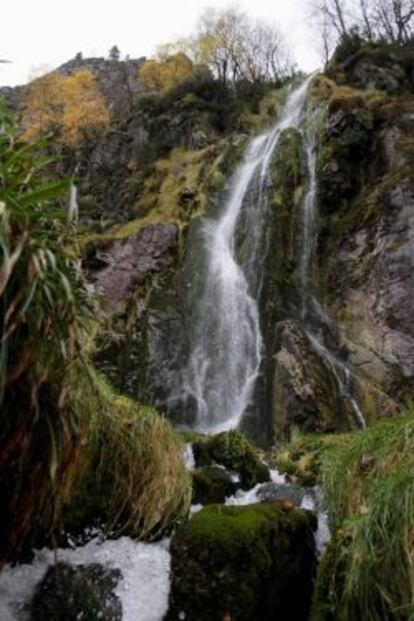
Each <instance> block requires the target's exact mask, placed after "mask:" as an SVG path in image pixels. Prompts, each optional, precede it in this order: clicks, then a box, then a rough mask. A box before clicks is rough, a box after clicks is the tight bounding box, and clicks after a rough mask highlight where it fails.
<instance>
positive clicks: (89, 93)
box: [22, 69, 110, 148]
mask: <svg viewBox="0 0 414 621" xmlns="http://www.w3.org/2000/svg"><path fill="white" fill-rule="evenodd" d="M109 121H110V117H109V111H108V109H107V106H106V104H105V102H104V99H103V97H102V95H101V94H100V92H99V89H98V86H97V83H96V79H95V76H94V74H93V73H92V72H91V71H89V70H87V69H81V70H79V71H76V72H75V73H73V74H72V75H69V76H63V75H60V74H59V73H50V74H48V75H46V76H44V77H42V78H39V79H38V80H35V81H34V82H32V83H31V84H30V85H29V87H28V89H27V93H26V108H25V111H24V113H23V118H22V127H23V129H24V132H23V138H24V139H25V140H33V139H37V138H39V137H41V136H44V135H46V134H52V137H53V138H54V140H55V142H56V143H57V144H59V145H61V146H66V147H72V148H73V147H76V146H77V145H78V144H79V143H80V142H81V141H82V139H84V138H91V137H95V136H97V135H99V134H100V133H102V132H103V131H105V130H106V129H107V127H108V126H109Z"/></svg>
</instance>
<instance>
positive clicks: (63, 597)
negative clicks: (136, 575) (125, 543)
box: [30, 563, 122, 621]
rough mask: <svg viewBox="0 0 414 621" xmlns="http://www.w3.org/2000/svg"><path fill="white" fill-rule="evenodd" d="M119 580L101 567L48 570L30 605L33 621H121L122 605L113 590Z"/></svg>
mask: <svg viewBox="0 0 414 621" xmlns="http://www.w3.org/2000/svg"><path fill="white" fill-rule="evenodd" d="M121 578H122V574H121V572H120V571H119V570H116V569H111V570H109V569H105V568H104V567H102V566H101V565H98V564H94V565H87V566H78V567H72V566H71V565H67V564H65V563H59V564H57V565H55V566H54V567H50V568H49V570H48V571H47V573H46V575H45V577H44V578H43V580H42V581H41V583H40V584H39V585H38V587H37V589H36V592H35V594H34V596H33V600H32V603H31V617H30V618H31V619H32V621H46V619H47V620H48V621H49V620H50V621H77V620H79V619H82V620H83V621H99V620H101V621H121V619H122V605H121V602H120V600H119V598H118V597H117V596H116V595H115V594H114V589H115V587H116V585H117V584H118V582H119V580H120V579H121Z"/></svg>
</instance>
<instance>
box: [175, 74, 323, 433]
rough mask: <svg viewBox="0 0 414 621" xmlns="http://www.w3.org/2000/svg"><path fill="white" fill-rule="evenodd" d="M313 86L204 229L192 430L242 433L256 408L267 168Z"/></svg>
mask: <svg viewBox="0 0 414 621" xmlns="http://www.w3.org/2000/svg"><path fill="white" fill-rule="evenodd" d="M310 79H311V78H309V79H308V80H306V81H304V82H302V83H301V84H300V85H299V86H298V87H296V88H295V89H294V90H293V91H292V93H291V94H290V96H289V97H288V99H287V101H286V104H285V106H284V109H283V111H282V114H281V116H280V118H279V120H278V122H277V123H276V124H275V126H274V127H273V128H272V129H271V130H270V131H268V132H267V133H264V134H263V135H261V136H259V137H257V138H255V139H253V140H252V141H251V142H250V144H249V146H248V148H247V150H246V154H245V157H244V160H243V162H242V163H241V164H240V165H239V166H238V168H237V169H236V171H235V173H234V175H233V178H232V180H231V184H230V189H229V192H228V196H227V200H226V201H225V202H224V204H223V206H222V209H221V210H220V213H219V215H218V217H216V218H214V219H213V218H206V219H204V221H203V224H202V242H203V252H204V258H205V271H204V273H203V289H202V293H201V295H200V296H199V298H198V300H197V302H196V308H195V309H194V321H193V325H192V326H191V337H190V338H191V352H190V356H189V360H188V364H187V368H186V369H185V371H184V373H183V376H182V378H181V392H182V394H181V399H182V401H184V402H187V403H188V402H192V403H193V405H195V410H196V421H195V425H193V427H194V428H196V429H198V430H200V431H203V432H217V431H222V430H226V429H231V428H234V427H237V425H238V424H239V423H240V420H241V417H242V415H243V413H244V412H245V411H246V408H247V407H248V405H249V404H250V402H251V397H252V393H253V388H254V385H255V382H256V379H257V377H258V373H259V367H260V362H261V357H262V335H261V332H260V323H259V312H258V306H257V300H258V295H259V291H260V286H261V278H262V272H263V270H262V269H260V265H261V263H260V257H264V256H265V245H266V243H265V242H266V234H265V230H264V229H265V227H264V223H265V215H266V213H267V190H268V186H269V167H270V163H271V160H272V155H273V152H274V150H275V148H276V146H277V143H278V140H279V136H280V134H281V132H282V131H283V130H284V129H286V128H288V127H298V126H299V123H300V120H301V118H302V112H303V109H304V105H305V98H306V91H307V86H308V83H309V80H310ZM242 212H243V214H244V217H243V227H244V230H245V232H246V233H247V234H248V235H247V236H246V239H247V240H248V241H247V243H246V247H245V248H244V251H243V255H244V256H243V261H239V259H238V256H237V247H236V243H235V237H236V235H237V232H238V226H239V225H240V221H241V213H242Z"/></svg>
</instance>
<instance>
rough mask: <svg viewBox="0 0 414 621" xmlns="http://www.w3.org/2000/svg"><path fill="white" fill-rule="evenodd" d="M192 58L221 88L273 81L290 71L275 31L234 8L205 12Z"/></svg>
mask: <svg viewBox="0 0 414 621" xmlns="http://www.w3.org/2000/svg"><path fill="white" fill-rule="evenodd" d="M193 56H194V60H195V62H196V63H199V64H206V65H208V66H209V67H210V68H211V69H212V70H213V73H215V74H216V75H217V77H218V78H219V79H220V80H221V81H222V82H223V83H224V84H226V83H227V82H231V83H233V84H234V83H236V82H237V81H238V80H247V81H249V82H252V83H255V82H259V81H275V80H276V79H277V78H280V77H282V76H283V75H285V74H286V73H287V72H288V71H289V69H290V67H291V63H290V62H289V55H288V53H287V46H286V44H285V42H284V40H283V37H282V35H281V34H280V32H279V31H278V29H277V28H276V27H272V26H270V25H268V24H266V23H264V22H261V21H253V20H252V19H251V18H249V17H248V16H247V15H246V14H245V13H244V12H243V11H241V10H240V9H239V8H238V7H237V6H231V7H229V8H227V9H225V10H217V9H207V10H206V11H205V13H204V14H203V16H202V17H201V20H200V23H199V32H198V36H197V37H196V38H195V40H194V53H193Z"/></svg>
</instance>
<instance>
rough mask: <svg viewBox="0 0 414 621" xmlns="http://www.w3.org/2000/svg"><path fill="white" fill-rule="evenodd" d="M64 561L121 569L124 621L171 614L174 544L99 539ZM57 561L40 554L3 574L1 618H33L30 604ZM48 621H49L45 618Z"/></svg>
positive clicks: (61, 553) (157, 619) (63, 553)
mask: <svg viewBox="0 0 414 621" xmlns="http://www.w3.org/2000/svg"><path fill="white" fill-rule="evenodd" d="M57 556H58V560H59V561H63V562H67V563H71V564H72V565H89V564H91V563H100V564H102V565H104V566H105V567H109V568H118V569H120V570H121V572H122V576H123V578H122V580H120V582H119V583H118V586H117V588H116V590H115V592H116V594H117V595H118V596H119V598H120V600H121V602H122V609H123V621H161V619H162V618H163V617H164V615H165V613H166V612H167V608H168V595H169V590H170V579H169V572H170V553H169V540H167V539H164V540H163V541H161V542H159V543H151V544H149V543H141V542H136V541H133V540H132V539H130V538H129V537H122V538H120V539H117V540H112V541H101V540H100V539H98V538H96V539H94V540H92V541H90V542H89V543H87V544H86V545H84V546H82V547H78V548H75V549H64V550H58V551H57ZM52 563H53V551H52V550H48V549H43V550H39V551H36V554H35V559H34V561H33V562H32V563H30V564H22V565H17V566H15V567H11V566H6V567H5V568H4V569H3V571H2V572H1V573H0V619H1V620H2V621H25V620H27V619H29V612H28V609H27V605H28V604H29V603H30V600H31V598H32V596H33V593H34V590H35V588H36V585H37V584H38V583H39V582H40V580H41V579H42V578H43V576H44V574H45V573H46V570H47V568H48V566H49V565H50V564H52ZM45 621H46V620H45Z"/></svg>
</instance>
